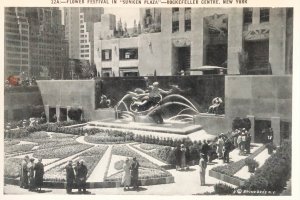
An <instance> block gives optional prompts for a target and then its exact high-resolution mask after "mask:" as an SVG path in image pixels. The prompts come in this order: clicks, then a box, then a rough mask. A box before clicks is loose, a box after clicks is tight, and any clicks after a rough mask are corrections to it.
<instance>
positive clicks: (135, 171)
mask: <svg viewBox="0 0 300 200" xmlns="http://www.w3.org/2000/svg"><path fill="white" fill-rule="evenodd" d="M139 167H140V164H139V162H138V161H137V160H136V158H135V157H134V158H133V162H132V164H131V167H130V169H131V182H132V186H133V188H134V189H138V187H139V185H138V180H139Z"/></svg>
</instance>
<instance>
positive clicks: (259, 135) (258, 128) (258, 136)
mask: <svg viewBox="0 0 300 200" xmlns="http://www.w3.org/2000/svg"><path fill="white" fill-rule="evenodd" d="M254 127H255V128H254V131H255V132H254V142H255V143H265V142H267V141H266V139H267V129H268V128H270V127H271V121H270V120H255V125H254Z"/></svg>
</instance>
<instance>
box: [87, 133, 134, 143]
mask: <svg viewBox="0 0 300 200" xmlns="http://www.w3.org/2000/svg"><path fill="white" fill-rule="evenodd" d="M84 140H85V141H86V142H89V143H95V144H107V143H114V144H115V143H117V144H120V143H126V142H131V141H132V140H130V138H129V137H120V136H117V137H114V136H103V135H91V136H85V137H84Z"/></svg>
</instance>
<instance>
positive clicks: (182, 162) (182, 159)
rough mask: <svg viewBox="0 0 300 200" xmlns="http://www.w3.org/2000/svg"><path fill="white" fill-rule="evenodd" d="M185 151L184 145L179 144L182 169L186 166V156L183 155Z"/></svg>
mask: <svg viewBox="0 0 300 200" xmlns="http://www.w3.org/2000/svg"><path fill="white" fill-rule="evenodd" d="M185 152H186V148H185V146H184V144H181V145H180V155H181V156H180V157H181V160H180V168H181V169H182V170H184V169H185V167H186V157H185Z"/></svg>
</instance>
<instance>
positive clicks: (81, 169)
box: [77, 160, 88, 193]
mask: <svg viewBox="0 0 300 200" xmlns="http://www.w3.org/2000/svg"><path fill="white" fill-rule="evenodd" d="M79 163H80V164H79V166H78V169H77V170H78V173H77V179H78V193H81V192H82V190H83V193H86V179H87V177H86V176H87V173H88V170H87V167H86V166H85V165H84V160H80V162H79Z"/></svg>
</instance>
